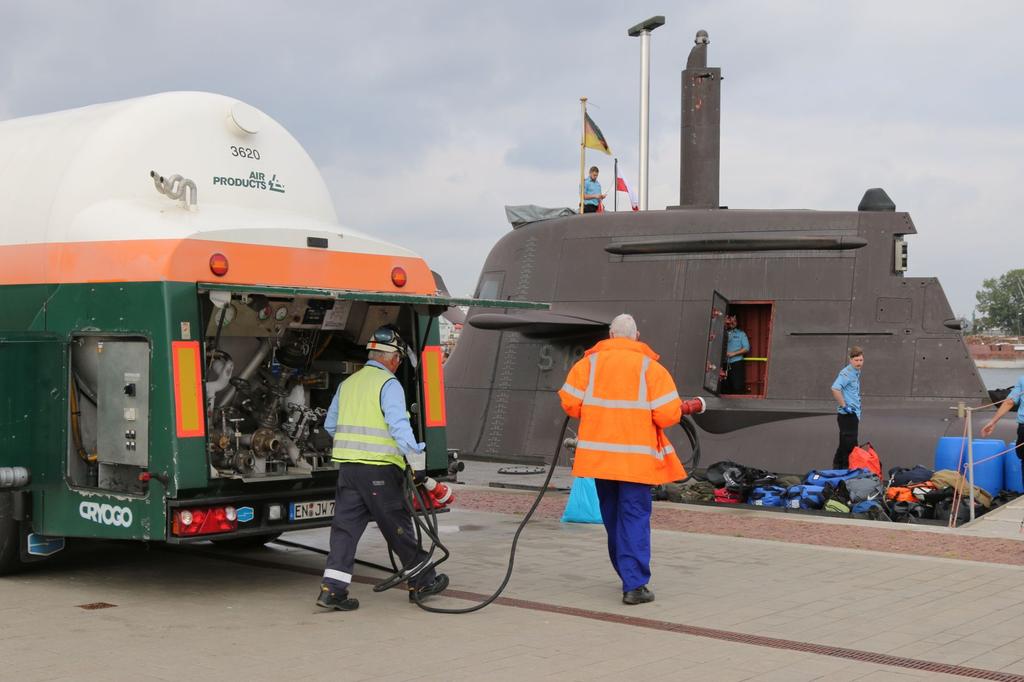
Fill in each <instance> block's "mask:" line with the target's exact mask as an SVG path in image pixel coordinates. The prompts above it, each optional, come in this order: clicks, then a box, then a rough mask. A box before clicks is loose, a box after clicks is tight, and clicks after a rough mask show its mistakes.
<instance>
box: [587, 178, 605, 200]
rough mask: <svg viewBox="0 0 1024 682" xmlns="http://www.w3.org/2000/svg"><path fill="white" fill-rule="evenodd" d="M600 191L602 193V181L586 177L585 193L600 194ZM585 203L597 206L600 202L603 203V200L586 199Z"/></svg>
mask: <svg viewBox="0 0 1024 682" xmlns="http://www.w3.org/2000/svg"><path fill="white" fill-rule="evenodd" d="M600 193H601V183H600V182H598V181H597V180H591V179H590V178H586V179H585V180H584V181H583V194H600ZM583 203H584V204H590V205H591V206H597V205H598V204H599V203H601V200H600V199H584V200H583Z"/></svg>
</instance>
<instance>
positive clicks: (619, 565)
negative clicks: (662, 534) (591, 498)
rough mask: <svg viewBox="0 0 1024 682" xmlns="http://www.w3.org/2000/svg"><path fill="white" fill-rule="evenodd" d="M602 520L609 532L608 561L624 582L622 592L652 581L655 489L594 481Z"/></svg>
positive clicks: (601, 480)
mask: <svg viewBox="0 0 1024 682" xmlns="http://www.w3.org/2000/svg"><path fill="white" fill-rule="evenodd" d="M594 483H595V485H596V486H597V499H598V502H599V503H600V505H601V521H602V522H603V523H604V529H605V531H607V533H608V558H609V559H611V560H612V567H614V568H615V572H616V573H618V574H619V578H621V579H622V591H623V592H629V591H630V590H635V589H636V588H638V587H643V586H644V585H646V584H647V582H648V581H649V580H650V579H651V486H649V485H647V484H646V483H627V482H625V481H608V480H605V479H602V478H597V479H594Z"/></svg>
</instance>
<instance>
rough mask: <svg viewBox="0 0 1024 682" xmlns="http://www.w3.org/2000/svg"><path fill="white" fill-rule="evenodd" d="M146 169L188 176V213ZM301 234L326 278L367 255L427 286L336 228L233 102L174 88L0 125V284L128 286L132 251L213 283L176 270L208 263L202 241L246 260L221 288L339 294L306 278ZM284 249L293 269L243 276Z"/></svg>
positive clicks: (366, 241) (158, 272)
mask: <svg viewBox="0 0 1024 682" xmlns="http://www.w3.org/2000/svg"><path fill="white" fill-rule="evenodd" d="M151 171H155V172H156V173H157V174H159V175H160V176H163V177H168V178H169V177H171V176H174V175H180V176H182V177H183V178H184V179H187V180H191V181H192V182H193V183H194V185H195V188H196V199H197V201H196V203H195V206H192V207H189V206H186V203H185V202H184V201H182V200H180V199H172V198H170V197H168V196H167V195H166V194H162V193H160V192H159V191H158V190H157V188H156V187H155V185H154V180H153V178H151V177H150V173H151ZM186 196H187V195H186ZM310 237H315V238H316V240H315V241H317V242H318V245H320V246H322V245H323V243H324V241H323V240H326V244H327V246H326V248H323V249H321V251H320V252H319V253H320V254H322V255H323V256H324V258H322V259H321V260H322V266H323V267H322V268H321V269H323V271H324V272H323V273H322V274H324V275H325V276H326V274H327V273H328V271H337V270H338V268H339V267H342V268H343V269H351V266H352V263H351V258H350V259H349V260H347V261H339V260H337V259H334V260H332V259H331V258H330V254H332V253H333V254H335V255H338V256H340V255H341V254H342V253H344V254H377V255H380V256H385V257H388V258H390V259H391V260H386V259H385V260H384V261H380V260H379V259H378V260H375V261H374V262H375V263H377V265H379V266H381V267H385V266H388V263H391V262H392V261H393V262H394V263H395V264H398V265H403V266H404V267H405V268H406V269H407V270H409V272H408V275H409V286H408V287H407V288H406V291H408V292H409V293H413V292H415V291H422V292H429V293H432V292H433V290H434V286H433V281H432V278H431V277H430V273H429V270H428V269H427V268H426V265H425V264H424V263H423V262H422V260H421V259H419V258H418V257H417V256H416V255H415V254H413V253H412V252H410V251H408V250H406V249H403V248H401V247H397V246H394V245H392V244H389V243H387V242H384V241H381V240H378V239H375V238H373V237H370V236H368V235H365V234H362V233H360V232H357V231H354V230H351V229H345V228H342V227H341V226H340V225H338V221H337V215H336V213H335V210H334V206H333V204H332V201H331V198H330V195H329V193H328V191H327V187H326V185H325V184H324V181H323V178H322V177H321V176H320V173H319V171H318V170H317V168H316V166H315V165H314V163H313V161H312V159H310V157H309V155H308V154H307V153H306V151H305V150H304V149H303V148H302V146H301V145H300V144H299V143H298V142H297V141H296V140H295V138H293V137H292V136H291V135H290V134H289V133H288V131H287V130H285V129H284V128H283V127H282V126H281V125H280V124H279V123H277V121H275V120H273V119H272V118H270V117H269V116H267V115H266V114H264V113H262V112H260V111H258V110H256V109H254V108H253V107H251V106H249V105H247V104H245V103H243V102H240V101H238V100H235V99H232V98H230V97H224V96H222V95H216V94H210V93H203V92H172V93H164V94H158V95H152V96H148V97H140V98H137V99H130V100H124V101H120V102H111V103H108V104H99V105H95V106H89V107H84V108H81V109H72V110H69V111H62V112H57V113H52V114H44V115H40V116H30V117H27V118H20V119H13V120H9V121H4V122H0V270H6V271H7V273H8V274H7V276H0V283H18V282H26V283H28V282H54V281H96V280H97V279H104V277H103V276H97V275H102V273H103V272H111V275H110V277H108V278H107V279H110V280H117V279H128V280H132V279H137V278H138V272H137V270H138V263H135V264H134V265H133V266H132V267H128V268H127V269H126V271H125V273H124V277H123V278H122V277H120V276H118V274H117V272H116V271H117V270H118V268H119V267H120V264H121V263H122V261H124V259H125V258H126V257H128V256H130V255H135V254H137V257H138V258H140V259H149V260H151V261H152V271H153V272H154V276H153V277H152V279H181V278H182V277H184V276H185V275H190V274H196V275H197V278H198V279H210V276H209V272H208V270H206V271H205V275H206V276H203V269H199V270H196V272H195V273H191V271H190V269H189V268H191V265H190V266H189V268H184V269H183V268H182V262H183V260H184V259H188V262H189V263H190V264H191V263H192V262H193V261H197V260H204V262H203V266H204V268H205V267H206V262H205V259H206V258H207V256H206V255H205V254H206V251H204V246H203V245H202V244H197V242H213V244H212V245H211V247H212V248H214V247H215V248H219V246H220V245H222V244H225V243H226V244H237V245H239V247H238V248H236V249H235V254H234V257H235V259H236V260H241V261H244V263H246V264H248V265H252V267H248V269H247V270H246V269H245V268H243V270H245V271H244V272H242V273H240V276H241V280H238V279H237V276H235V277H232V276H229V277H228V278H227V279H226V280H225V281H231V280H232V279H234V280H235V281H247V282H250V283H265V284H295V285H319V286H327V285H334V286H337V285H338V284H339V281H340V280H338V278H337V277H334V278H333V279H332V278H331V277H326V279H325V277H320V276H319V275H318V274H317V273H316V272H314V271H316V270H318V268H320V266H319V265H317V263H320V261H316V262H313V261H310V260H309V259H308V258H307V254H308V253H309V252H310V249H311V246H310V242H309V238H310ZM88 244H93V245H94V246H93V247H92V248H90V247H88ZM241 245H249V246H251V247H281V248H283V249H284V251H281V252H276V251H274V252H270V251H267V250H265V249H259V248H255V249H254V248H250V249H249V250H243V249H242V248H241ZM101 246H102V248H100V247H101ZM207 250H209V249H207ZM220 250H223V249H220ZM291 255H295V256H296V257H300V258H298V259H297V260H296V261H295V262H294V263H291V264H288V263H285V267H284V270H286V271H288V270H290V272H291V274H287V275H280V276H268V277H256V276H255V275H254V274H253V273H255V272H257V270H258V269H260V268H261V269H266V266H267V264H268V263H274V262H281V261H282V259H283V260H284V261H287V260H289V258H290V257H291ZM228 258H229V260H230V259H231V258H232V254H228ZM363 260H364V261H365V259H363ZM256 261H259V263H256ZM311 262H312V263H313V265H312V266H311V265H310V263H311ZM101 265H102V272H98V271H97V269H98V268H100V266H101ZM233 265H234V264H233ZM257 266H258V267H257ZM359 268H364V262H363V261H360V263H359ZM364 269H365V268H364ZM388 271H390V268H388ZM76 272H77V273H79V274H75V273H76ZM235 272H236V275H237V274H239V273H238V270H237V269H236V270H235ZM268 275H269V273H268ZM297 275H304V276H303V277H298V279H304V280H305V281H295V280H296V276H297ZM185 278H186V279H188V277H185ZM363 279H364V280H366V281H371V280H372V281H374V282H376V280H377V279H379V277H377V276H376V275H374V277H372V278H370V279H366V278H363ZM321 280H324V281H321ZM427 280H430V281H429V282H428V281H427ZM360 282H361V283H359V284H358V286H360V287H362V286H364V285H365V282H364V281H362V280H360ZM389 285H390V282H387V281H382V282H381V284H380V285H379V286H376V285H374V286H369V287H368V288H376V289H385V290H386V289H388V288H389Z"/></svg>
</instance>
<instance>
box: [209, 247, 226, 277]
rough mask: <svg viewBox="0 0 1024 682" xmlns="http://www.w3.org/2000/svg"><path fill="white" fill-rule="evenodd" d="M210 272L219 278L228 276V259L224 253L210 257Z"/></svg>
mask: <svg viewBox="0 0 1024 682" xmlns="http://www.w3.org/2000/svg"><path fill="white" fill-rule="evenodd" d="M210 272H212V273H213V274H215V275H217V276H218V277H223V276H224V275H226V274H228V257H227V256H225V255H224V254H223V253H215V254H213V255H212V256H210Z"/></svg>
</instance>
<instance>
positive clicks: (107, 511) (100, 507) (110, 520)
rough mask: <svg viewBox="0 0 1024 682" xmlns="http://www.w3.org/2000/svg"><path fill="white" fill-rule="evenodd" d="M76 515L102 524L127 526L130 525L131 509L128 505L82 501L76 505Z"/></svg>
mask: <svg viewBox="0 0 1024 682" xmlns="http://www.w3.org/2000/svg"><path fill="white" fill-rule="evenodd" d="M78 515H79V516H81V517H82V518H83V519H85V520H86V521H92V522H93V523H102V524H103V525H104V526H119V527H121V528H128V527H129V526H131V525H132V510H131V509H129V508H128V507H114V506H112V505H109V504H100V503H98V502H82V503H81V504H80V505H78Z"/></svg>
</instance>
